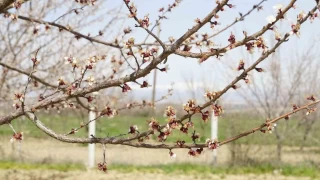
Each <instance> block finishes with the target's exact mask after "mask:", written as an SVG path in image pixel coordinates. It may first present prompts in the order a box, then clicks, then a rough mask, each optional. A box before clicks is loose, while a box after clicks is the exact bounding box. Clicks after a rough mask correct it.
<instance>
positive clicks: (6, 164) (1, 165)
mask: <svg viewBox="0 0 320 180" xmlns="http://www.w3.org/2000/svg"><path fill="white" fill-rule="evenodd" d="M0 169H23V170H33V169H40V170H57V171H63V172H66V171H72V170H84V169H85V167H84V165H81V164H74V163H73V164H72V163H68V164H67V163H64V164H40V163H18V162H12V161H0Z"/></svg>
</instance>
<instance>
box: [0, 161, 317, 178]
mask: <svg viewBox="0 0 320 180" xmlns="http://www.w3.org/2000/svg"><path fill="white" fill-rule="evenodd" d="M0 169H23V170H34V169H39V170H57V171H63V172H67V171H74V170H85V167H84V166H83V165H81V164H38V163H17V162H10V161H0ZM108 169H109V170H114V171H118V172H122V173H133V172H145V173H165V174H171V173H175V174H201V175H209V174H219V175H220V174H221V175H226V174H234V175H236V174H272V173H275V172H276V171H277V172H278V173H279V174H281V175H284V176H296V177H311V178H318V177H320V168H319V167H317V166H316V165H306V164H304V165H300V166H291V165H272V164H264V165H255V166H217V167H213V166H204V165H199V164H167V165H152V166H134V165H124V164H112V165H109V167H108Z"/></svg>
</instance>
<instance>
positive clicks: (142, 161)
mask: <svg viewBox="0 0 320 180" xmlns="http://www.w3.org/2000/svg"><path fill="white" fill-rule="evenodd" d="M9 139H10V138H3V137H2V138H0V142H1V143H0V160H1V159H10V158H12V157H13V158H18V159H20V160H21V161H22V162H43V163H83V164H86V161H87V157H88V154H87V153H88V152H87V146H86V145H77V144H67V143H62V142H59V141H56V140H45V139H34V138H26V139H24V140H23V142H22V143H21V144H17V143H15V144H12V143H10V142H9ZM228 148H230V146H228V145H226V146H222V147H220V148H219V151H218V155H219V156H218V164H224V163H228V161H229V160H230V151H229V149H228ZM19 149H20V153H18V152H19ZM250 150H251V151H252V153H250V154H251V155H250V156H251V157H259V158H260V159H267V158H270V156H271V155H272V156H274V153H275V152H274V150H275V147H273V146H267V147H261V146H259V147H255V146H252V147H250ZM187 151H188V150H187V149H177V150H174V152H175V153H176V154H177V158H176V159H171V158H169V154H168V151H167V150H161V149H138V148H132V147H128V146H118V145H117V146H114V145H108V146H107V152H106V153H107V154H106V155H107V162H108V165H109V167H110V168H111V170H110V171H108V173H107V174H105V173H103V172H100V171H97V170H84V171H78V170H77V171H69V172H61V171H55V170H14V169H10V170H0V179H1V180H2V179H4V180H6V179H8V180H12V179H13V180H14V179H16V180H20V179H21V180H28V179H30V180H31V179H32V180H44V179H67V180H68V179H70V180H71V179H77V180H82V179H83V180H87V179H95V180H98V179H121V180H126V179H128V180H129V179H130V180H133V179H139V180H147V179H152V180H158V179H159V180H160V179H161V180H164V179H175V180H180V179H181V180H182V179H183V180H189V179H190V180H191V179H192V180H195V179H211V180H212V179H227V180H229V179H230V180H245V179H246V180H247V179H265V180H269V179H270V180H278V179H279V180H297V179H309V178H301V177H288V176H281V175H277V174H264V175H254V174H252V175H251V174H245V175H210V174H204V175H202V174H192V175H184V174H179V173H173V174H164V173H163V172H160V173H157V172H154V173H151V172H150V173H145V172H143V173H142V172H131V173H123V172H118V171H115V170H112V164H133V165H155V164H169V163H200V164H210V163H211V159H212V153H211V152H210V151H208V150H205V152H204V154H203V155H201V156H199V157H196V158H194V157H190V156H189V155H188V154H187ZM101 160H102V147H101V145H97V146H96V162H100V161H101ZM309 160H313V161H319V162H320V153H319V148H317V147H313V148H312V147H310V148H306V149H305V151H304V152H303V153H302V152H301V151H300V150H299V148H296V147H285V148H284V153H283V161H284V162H285V163H291V164H298V163H301V162H305V161H309Z"/></svg>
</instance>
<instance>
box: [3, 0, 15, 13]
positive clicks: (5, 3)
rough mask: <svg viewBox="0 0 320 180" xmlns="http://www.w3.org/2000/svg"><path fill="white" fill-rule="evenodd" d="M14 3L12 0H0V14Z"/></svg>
mask: <svg viewBox="0 0 320 180" xmlns="http://www.w3.org/2000/svg"><path fill="white" fill-rule="evenodd" d="M12 3H14V0H0V13H2V12H3V10H5V9H6V8H7V7H8V6H9V5H10V4H12Z"/></svg>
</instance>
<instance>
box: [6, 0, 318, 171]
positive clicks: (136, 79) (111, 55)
mask: <svg viewBox="0 0 320 180" xmlns="http://www.w3.org/2000/svg"><path fill="white" fill-rule="evenodd" d="M297 1H298V0H290V2H289V3H288V4H283V5H282V4H277V5H274V7H273V8H274V9H275V12H274V14H271V15H270V16H268V17H267V19H266V20H267V21H265V17H261V18H262V20H264V21H265V22H266V23H265V25H264V26H263V27H261V28H260V29H259V30H258V31H256V32H255V33H249V32H247V31H243V32H242V35H241V36H239V35H236V34H234V33H233V32H232V31H231V30H230V28H231V27H233V26H234V25H235V24H238V23H240V22H243V21H245V19H246V18H247V17H248V16H250V15H251V14H252V13H253V12H254V11H257V12H255V13H259V12H260V11H263V5H264V3H265V2H266V0H262V1H260V2H256V3H253V4H252V8H251V9H250V10H249V11H248V12H243V13H239V17H236V18H235V20H234V21H233V22H232V23H231V24H229V25H225V23H224V22H221V20H220V19H221V17H219V16H220V14H221V13H222V11H227V12H228V11H234V9H235V8H236V4H233V3H239V4H240V3H241V2H240V1H239V2H230V1H229V0H217V1H216V5H215V7H212V9H211V11H210V12H209V13H208V14H207V15H206V16H205V17H195V20H194V24H193V26H192V27H190V28H189V29H187V30H185V32H184V33H183V34H181V35H180V36H179V37H170V38H169V39H168V40H163V39H162V38H160V36H159V32H160V31H161V26H160V25H161V23H162V21H165V20H166V19H167V18H168V16H169V14H170V12H172V11H174V10H175V9H176V8H179V5H180V4H181V3H184V2H183V1H181V0H175V1H173V2H171V3H170V4H169V5H168V6H167V7H159V10H158V12H150V13H152V14H153V13H155V14H157V15H158V16H157V19H153V20H152V19H150V18H149V15H148V14H141V13H139V8H137V7H136V6H135V4H134V2H132V0H123V2H122V5H121V6H120V7H114V8H111V9H110V11H108V12H105V9H103V8H102V7H104V6H107V5H110V4H112V3H110V2H109V1H102V0H100V1H98V0H75V1H71V0H70V1H67V2H66V1H62V0H60V1H55V2H52V1H34V0H0V12H1V13H2V17H1V29H0V32H1V44H0V48H1V49H0V50H1V53H2V56H1V57H0V66H1V69H0V70H1V77H0V92H1V94H0V97H1V99H3V100H4V101H9V100H10V97H12V96H13V97H14V99H15V100H14V102H13V110H12V112H5V113H6V114H4V115H3V116H2V117H0V125H3V126H10V127H11V128H12V130H13V133H14V134H13V137H12V141H18V142H21V141H22V140H23V133H22V132H17V131H15V130H14V127H13V126H12V125H11V122H12V121H14V120H16V119H17V118H19V117H22V116H25V117H27V118H28V119H29V120H30V121H31V122H32V123H33V124H34V125H35V126H37V127H38V128H39V129H40V130H41V131H43V132H44V133H46V134H47V135H48V136H50V137H52V138H54V139H57V140H59V141H62V142H67V143H99V144H102V145H103V148H104V157H105V145H106V144H114V145H124V146H132V147H141V148H154V149H167V150H168V151H169V156H171V157H175V156H176V155H175V154H174V149H177V148H186V149H189V151H188V154H189V155H190V156H198V155H200V154H201V153H202V152H203V149H204V148H208V149H216V148H218V147H220V146H222V145H224V144H227V143H230V142H232V141H236V140H237V139H239V138H242V137H245V136H248V135H251V134H256V133H269V132H272V131H273V130H274V129H275V127H276V123H277V122H278V121H280V120H289V119H290V116H291V115H294V114H295V113H297V112H298V111H304V113H305V114H306V115H308V114H310V113H312V112H314V111H315V110H316V108H315V107H314V105H315V104H317V103H319V102H320V101H319V100H317V99H316V97H315V95H312V94H310V95H309V96H308V97H307V98H306V101H307V103H305V104H294V105H293V107H292V110H291V111H289V112H283V114H281V115H279V116H277V115H274V116H275V117H274V118H271V119H269V117H268V118H267V120H266V121H265V122H264V123H263V124H261V125H260V126H258V127H252V128H251V129H249V130H248V131H246V132H243V133H241V134H239V135H237V136H234V137H230V138H227V139H224V140H220V139H219V140H218V139H207V140H206V142H201V143H196V140H197V139H199V137H200V134H199V133H198V132H196V131H193V130H192V127H193V126H194V123H193V122H194V115H196V114H198V115H200V116H201V117H202V120H203V121H205V122H207V121H208V120H209V117H210V115H211V114H212V113H213V114H214V115H215V116H220V115H221V114H223V112H224V111H223V107H222V106H221V104H218V103H217V100H219V98H221V97H222V96H223V95H224V94H225V93H226V92H227V91H229V90H237V89H239V88H241V87H240V84H241V86H245V85H246V84H248V83H250V79H251V78H252V76H260V75H263V74H261V72H264V71H265V69H263V68H262V67H261V66H259V65H260V63H261V62H263V61H264V60H266V59H268V57H269V56H270V55H271V54H273V53H275V52H276V50H277V48H279V47H280V46H282V45H283V44H285V42H287V41H289V39H290V38H292V37H299V36H300V33H301V32H300V29H301V27H302V26H303V24H304V23H305V22H307V21H319V20H318V16H319V15H318V13H319V4H318V1H313V0H310V2H312V3H314V6H313V8H311V9H304V10H301V9H300V10H299V11H297V9H298V8H297V7H296V5H295V4H296V2H297ZM122 8H126V13H125V14H123V13H122V11H121V9H122ZM289 11H292V12H293V13H294V16H293V17H291V20H290V21H292V23H291V26H290V27H287V29H288V31H285V32H282V31H281V30H280V29H279V28H277V25H278V24H279V23H280V21H289V20H288V19H289V17H287V15H288V12H289ZM61 12H63V13H61ZM186 13H189V12H186ZM92 14H94V15H92ZM106 14H108V15H110V16H108V17H109V19H108V22H105V15H106ZM102 19H103V21H102ZM126 19H133V20H134V21H135V23H134V24H131V26H130V27H122V24H123V21H124V20H126ZM101 22H103V23H101ZM317 23H318V22H317ZM101 24H104V26H103V27H101ZM92 27H97V28H92ZM204 27H210V28H211V29H212V31H209V32H206V33H203V34H199V33H198V32H199V30H201V29H202V28H204ZM98 28H101V29H100V30H99V29H98ZM119 28H121V29H122V30H121V31H119V30H118V29H119ZM175 28H179V26H177V27H175ZM92 29H94V32H91V31H93V30H92ZM136 29H141V30H143V32H144V33H145V35H146V38H145V40H144V41H137V39H135V37H134V36H133V35H132V31H133V30H136ZM218 29H219V30H218ZM156 31H158V32H156ZM212 32H214V33H212ZM224 32H228V34H229V35H228V36H227V37H224V38H225V41H224V42H225V43H224V44H221V45H216V44H214V43H213V40H214V38H215V37H218V36H219V35H223V34H224ZM266 33H268V34H272V35H273V36H274V40H275V41H276V42H275V43H273V45H270V44H268V43H267V42H266V39H265V37H264V36H265V34H266ZM302 33H303V32H302ZM149 38H152V39H153V40H152V42H150V41H147V40H148V39H149ZM241 47H244V48H245V49H246V51H247V53H250V54H252V53H255V54H259V58H257V59H255V61H254V62H253V63H251V64H249V63H248V62H247V61H246V60H245V59H239V62H238V64H234V68H235V69H237V71H238V75H237V76H236V77H234V80H232V81H231V82H229V83H228V85H227V86H225V87H224V88H223V89H221V90H219V91H216V92H212V91H208V92H206V93H205V95H204V96H205V97H206V103H204V104H197V103H196V102H195V100H193V99H189V100H188V99H186V100H185V104H183V110H184V114H177V111H176V109H175V108H174V107H172V106H167V107H166V108H165V109H163V111H164V115H165V117H166V118H167V122H166V123H164V124H162V123H160V122H159V121H157V119H155V118H152V117H150V119H149V120H148V123H146V126H145V127H137V126H136V125H132V126H128V127H127V129H123V130H122V131H123V133H122V134H119V135H116V136H113V137H96V136H93V135H92V136H91V137H90V138H85V137H83V138H76V137H73V134H75V133H76V132H77V131H81V130H83V128H85V127H86V126H88V124H90V123H91V122H92V121H97V120H99V119H100V118H102V117H109V118H112V117H114V116H117V115H119V114H121V111H125V110H127V109H131V108H135V107H145V106H151V107H154V106H155V102H147V101H143V102H124V101H121V103H122V106H120V107H115V106H113V104H110V103H108V104H107V105H106V106H105V107H103V108H97V109H96V110H95V111H96V112H97V113H98V116H97V117H96V118H95V119H93V120H90V121H89V122H87V123H84V124H79V127H70V131H69V132H65V133H64V134H59V133H57V132H55V131H54V130H52V129H50V128H49V127H47V126H46V125H45V124H44V123H42V122H41V119H40V118H38V116H37V114H38V113H39V112H40V111H41V110H45V109H48V108H55V109H56V110H59V109H61V108H68V107H79V108H85V109H90V108H91V106H92V102H93V101H94V100H95V97H94V96H93V93H94V92H100V94H102V97H103V98H104V99H111V95H110V94H111V93H109V92H112V91H110V90H113V89H118V90H120V91H121V93H122V94H126V93H130V91H132V90H133V89H132V85H133V84H137V85H138V86H139V87H141V88H148V87H149V86H150V83H149V82H147V81H146V80H144V79H143V78H144V77H146V76H148V75H150V73H151V72H152V71H153V70H156V71H159V72H160V73H166V72H167V71H174V69H171V70H170V69H169V67H168V65H169V60H170V59H171V57H172V55H177V56H182V57H187V58H194V59H196V60H197V61H198V62H199V63H200V64H206V62H207V61H214V60H215V59H218V60H219V59H221V58H222V56H224V55H226V54H229V53H232V51H233V50H234V49H237V48H241ZM66 54H68V55H66ZM311 83H312V82H311ZM105 92H108V93H105ZM122 94H120V95H118V97H112V98H116V99H119V100H121V98H122V97H123V95H122ZM170 94H171V90H169V92H168V95H166V96H164V97H163V98H161V99H159V101H160V100H163V99H165V98H166V97H167V96H169V95H170ZM35 96H36V97H37V99H36V100H34V99H33V98H32V97H35ZM301 98H303V97H301ZM179 131H180V132H182V133H185V134H186V138H191V139H192V142H193V143H190V144H188V143H185V140H183V139H181V140H178V141H177V142H176V143H175V144H170V143H166V139H167V138H168V137H170V135H172V134H174V133H177V132H179ZM151 136H154V137H156V138H157V140H158V141H159V143H156V144H154V143H150V142H149V143H148V139H149V138H150V137H151ZM98 168H99V169H100V170H103V171H106V170H107V162H106V160H105V158H104V160H103V161H102V162H101V163H99V164H98Z"/></svg>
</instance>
